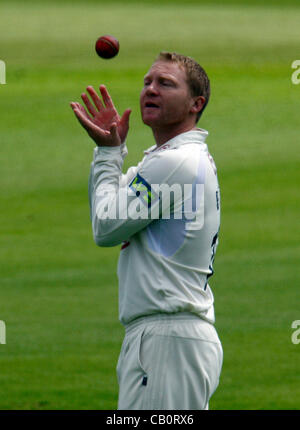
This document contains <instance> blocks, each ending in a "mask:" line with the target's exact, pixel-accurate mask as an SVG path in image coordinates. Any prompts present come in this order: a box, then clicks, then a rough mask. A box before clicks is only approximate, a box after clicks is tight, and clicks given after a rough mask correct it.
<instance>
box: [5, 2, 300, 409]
mask: <svg viewBox="0 0 300 430" xmlns="http://www.w3.org/2000/svg"><path fill="white" fill-rule="evenodd" d="M225 3H226V2H225ZM299 21H300V7H299V2H297V1H286V2H279V1H269V2H264V3H263V2H259V1H254V2H252V1H250V0H249V1H248V2H247V1H238V0H236V1H229V2H228V4H225V5H224V2H221V1H213V0H211V1H206V2H205V1H203V2H201V1H190V2H179V1H178V2H174V1H172V2H171V1H160V2H158V1H154V2H143V1H139V2H136V3H134V2H132V1H130V2H128V1H127V2H123V3H122V2H119V3H116V2H104V1H103V2H101V1H94V2H93V1H85V2H84V1H82V2H81V1H73V2H71V1H66V2H55V1H54V2H53V1H51V2H50V1H43V2H42V1H41V2H38V1H29V2H24V1H23V2H21V1H20V2H14V1H6V2H2V3H1V16H0V36H1V43H0V60H2V61H3V62H4V64H5V66H6V67H5V70H4V69H3V68H2V72H0V73H2V83H1V84H0V141H1V149H0V151H1V157H0V189H1V208H2V209H1V212H0V217H1V220H0V229H1V234H0V241H1V243H0V254H1V257H0V264H1V277H0V320H1V321H3V323H2V325H1V327H2V329H3V330H4V329H5V333H2V337H1V339H2V343H1V344H0V385H1V390H0V409H2V410H3V409H116V407H117V396H118V386H117V378H116V372H115V368H116V363H117V359H118V354H119V350H120V347H121V342H122V339H123V334H124V330H123V328H122V326H121V325H120V323H119V321H118V302H117V300H118V290H117V275H116V266H117V260H118V255H119V250H120V247H119V246H117V247H113V248H99V247H97V246H96V245H95V244H94V242H93V238H92V230H91V225H90V218H89V207H88V196H87V180H88V174H89V168H90V163H91V160H92V153H93V148H94V144H93V142H92V141H91V140H90V139H89V137H88V135H87V134H86V133H85V131H84V130H83V129H82V128H81V127H80V125H79V124H78V123H77V121H76V119H75V116H74V114H73V112H72V110H71V108H70V106H69V103H70V102H71V101H79V102H80V94H81V93H82V92H83V91H85V88H86V86H87V85H93V86H94V87H95V88H98V87H99V85H100V84H105V85H106V86H107V88H108V90H109V91H110V93H111V95H112V97H113V100H114V102H115V105H116V107H117V108H118V110H119V112H120V113H123V111H124V110H125V109H126V108H127V107H130V108H131V109H132V115H131V126H130V131H129V135H128V139H127V145H128V150H129V154H128V157H127V159H126V161H125V165H124V169H126V168H128V167H129V166H130V165H133V164H136V163H137V162H138V161H139V160H140V159H141V158H142V156H143V150H144V149H146V148H147V147H149V146H151V145H152V144H153V138H152V134H151V131H150V130H149V129H148V128H146V126H144V125H143V123H142V121H141V117H140V112H139V93H140V90H141V87H142V82H143V76H144V74H145V73H146V72H147V70H148V68H149V67H150V65H151V63H152V62H153V60H154V59H155V57H156V56H157V55H158V53H159V52H160V51H161V50H168V51H176V52H179V53H183V54H186V55H189V56H192V57H193V58H195V59H196V60H197V61H198V62H199V63H200V64H201V65H202V66H203V67H204V69H205V70H206V71H207V73H208V75H209V77H210V81H211V88H212V90H211V91H212V93H211V99H210V102H209V104H208V106H207V108H206V110H205V112H204V114H203V118H201V120H200V123H199V126H200V127H202V128H205V129H207V130H208V131H209V136H208V139H207V143H208V146H209V150H210V152H211V153H212V155H213V157H214V160H215V162H216V165H217V167H218V176H219V182H220V187H221V199H222V218H221V231H220V243H219V247H218V250H217V255H216V259H215V264H214V269H215V274H214V276H213V277H212V278H211V282H210V286H211V288H212V290H213V293H214V297H215V312H216V328H217V330H218V333H219V336H220V338H221V341H222V344H223V349H224V364H223V371H222V377H221V381H220V385H219V387H218V389H217V391H216V393H215V395H214V396H213V398H212V399H211V402H210V409H223V410H224V409H231V410H233V409H299V406H300V343H299V344H298V343H297V342H292V334H293V331H294V329H292V323H293V321H296V320H300V306H299V305H300V294H299V283H300V273H299V256H300V228H299V210H300V202H299V183H300V171H299V162H300V144H299V136H300V121H299V97H300V85H297V84H296V83H293V82H292V74H293V72H295V70H294V69H292V67H291V66H292V63H293V62H294V61H295V60H300V51H299ZM102 34H112V35H114V36H115V37H117V38H118V39H119V41H120V52H119V55H118V56H117V57H115V58H114V59H111V60H103V59H100V58H99V57H98V56H97V55H96V53H95V50H94V44H95V41H96V39H97V38H98V37H99V36H101V35H102ZM1 64H3V63H1ZM299 64H300V63H299ZM4 73H5V78H6V79H5V82H6V83H5V84H4V83H3V74H4ZM299 75H300V73H299ZM294 337H295V336H294ZM4 338H5V343H4V342H3V339H4ZM299 340H300V335H299Z"/></svg>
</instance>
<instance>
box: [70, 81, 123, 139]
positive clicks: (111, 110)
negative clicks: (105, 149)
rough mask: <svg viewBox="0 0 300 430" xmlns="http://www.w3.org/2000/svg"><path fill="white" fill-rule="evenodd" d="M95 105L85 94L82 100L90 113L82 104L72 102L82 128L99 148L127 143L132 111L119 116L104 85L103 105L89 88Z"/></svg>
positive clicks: (92, 89)
mask: <svg viewBox="0 0 300 430" xmlns="http://www.w3.org/2000/svg"><path fill="white" fill-rule="evenodd" d="M87 91H88V93H89V95H90V96H91V98H92V100H93V102H94V105H93V104H92V103H91V102H90V100H89V98H88V96H87V95H86V94H85V93H83V94H81V98H82V100H83V102H84V104H85V106H86V108H87V110H88V112H89V114H88V112H87V111H86V110H85V108H84V107H83V106H82V105H81V104H80V103H75V102H72V103H71V104H70V105H71V108H72V109H73V112H74V114H75V115H76V117H77V119H78V121H79V122H80V124H81V125H82V127H83V128H84V129H85V130H86V131H87V133H88V134H89V136H90V137H91V138H92V139H93V140H94V142H95V143H96V145H98V146H119V145H121V143H123V142H125V139H126V136H127V133H128V129H129V116H130V114H131V110H130V109H126V110H125V112H124V113H123V115H122V117H120V115H119V114H118V111H117V110H116V108H115V106H114V104H113V101H112V99H111V97H110V95H109V93H108V91H107V89H106V87H105V86H104V85H100V93H101V95H102V98H103V103H104V105H103V103H102V101H101V99H100V98H99V96H98V94H97V93H96V91H95V90H94V88H93V87H92V86H88V87H87Z"/></svg>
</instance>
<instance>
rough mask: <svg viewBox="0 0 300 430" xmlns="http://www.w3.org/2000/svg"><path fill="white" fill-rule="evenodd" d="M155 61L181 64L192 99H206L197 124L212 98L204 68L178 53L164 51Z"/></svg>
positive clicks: (198, 115)
mask: <svg viewBox="0 0 300 430" xmlns="http://www.w3.org/2000/svg"><path fill="white" fill-rule="evenodd" d="M155 61H170V62H173V63H177V64H179V65H180V66H181V67H183V69H184V70H185V72H186V77H187V84H188V87H189V89H190V92H191V95H192V97H197V96H202V97H204V98H205V102H204V105H203V107H202V109H201V111H200V112H198V114H197V118H196V122H198V120H199V118H200V116H201V115H202V113H203V111H204V109H205V107H206V105H207V103H208V100H209V97H210V82H209V79H208V76H207V74H206V72H205V70H204V69H203V67H201V66H200V64H198V63H197V62H196V61H195V60H194V59H193V58H191V57H187V56H185V55H181V54H177V53H176V52H166V51H162V52H160V54H159V55H158V57H157V58H156V60H155Z"/></svg>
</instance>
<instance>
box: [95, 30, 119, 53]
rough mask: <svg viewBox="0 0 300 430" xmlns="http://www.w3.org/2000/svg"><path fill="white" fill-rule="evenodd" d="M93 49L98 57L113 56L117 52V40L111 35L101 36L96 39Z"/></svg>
mask: <svg viewBox="0 0 300 430" xmlns="http://www.w3.org/2000/svg"><path fill="white" fill-rule="evenodd" d="M95 49H96V52H97V54H98V55H99V57H101V58H105V59H108V58H113V57H115V56H116V55H117V53H118V52H119V41H118V40H117V39H116V38H115V37H113V36H109V35H105V36H101V37H99V38H98V39H97V41H96V46H95Z"/></svg>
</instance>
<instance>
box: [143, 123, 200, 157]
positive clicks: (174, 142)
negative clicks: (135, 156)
mask: <svg viewBox="0 0 300 430" xmlns="http://www.w3.org/2000/svg"><path fill="white" fill-rule="evenodd" d="M207 136H208V131H207V130H204V128H197V129H195V130H190V131H186V132H185V133H181V134H178V135H177V136H175V137H173V138H172V139H170V140H168V141H167V142H166V143H164V144H163V145H162V146H159V147H157V145H153V146H151V147H150V148H148V149H146V150H145V151H144V154H149V153H150V152H153V151H155V152H158V151H164V150H166V149H169V148H177V147H178V146H180V145H183V144H186V143H205V139H206V137H207Z"/></svg>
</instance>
